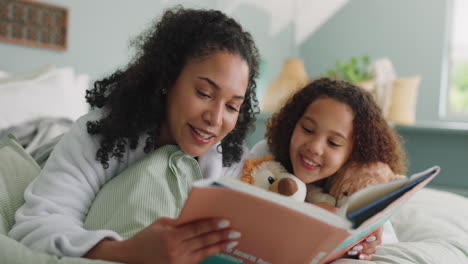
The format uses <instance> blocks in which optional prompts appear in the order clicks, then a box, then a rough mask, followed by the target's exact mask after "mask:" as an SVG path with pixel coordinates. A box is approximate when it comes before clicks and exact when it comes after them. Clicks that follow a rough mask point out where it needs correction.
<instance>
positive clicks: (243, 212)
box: [178, 167, 440, 264]
mask: <svg viewBox="0 0 468 264" xmlns="http://www.w3.org/2000/svg"><path fill="white" fill-rule="evenodd" d="M439 171H440V168H438V167H433V168H431V169H428V170H426V171H424V172H421V173H418V174H415V175H413V176H411V177H410V178H407V179H404V180H399V182H390V183H386V184H381V185H380V186H377V185H376V186H372V187H369V188H366V189H363V190H361V191H360V192H358V193H355V194H353V195H352V196H350V198H349V199H348V202H349V203H348V204H347V205H346V206H343V207H342V208H341V209H342V210H341V209H340V210H341V211H340V212H338V214H334V213H331V212H329V211H326V210H325V209H322V208H320V207H318V206H314V205H311V204H307V203H300V202H297V201H294V200H291V199H290V198H287V197H285V196H281V195H279V194H276V193H271V192H268V191H265V190H262V189H259V188H257V187H254V186H251V185H248V184H245V183H243V182H240V181H238V180H233V179H222V180H221V181H220V182H216V183H215V186H213V185H210V186H205V185H206V183H213V182H212V181H207V180H204V181H205V183H202V184H199V185H197V184H195V185H194V186H193V187H192V190H191V192H190V194H189V196H188V198H187V201H186V203H185V205H184V207H183V208H182V211H181V213H180V215H179V219H178V220H179V223H180V224H182V223H186V222H189V221H192V220H196V219H201V218H209V217H221V218H225V219H228V220H230V221H231V225H232V227H233V228H234V229H236V230H238V231H240V232H241V234H242V236H241V238H240V239H239V245H238V246H237V247H235V248H234V249H232V250H231V251H227V250H225V251H224V252H223V254H218V255H215V256H213V257H210V258H208V259H206V260H205V261H203V262H202V264H215V263H247V264H250V263H252V264H253V263H257V264H258V263H262V264H268V263H270V264H273V263H311V264H322V263H328V262H331V261H333V260H335V259H337V258H339V257H341V256H343V255H344V253H345V252H346V251H347V250H349V249H350V248H351V247H352V246H353V245H355V244H356V243H358V242H359V241H360V240H362V238H363V237H365V236H366V235H367V234H368V233H370V232H372V231H373V230H375V229H376V228H377V227H379V226H381V225H383V224H384V223H385V222H386V221H387V220H388V219H389V218H390V217H391V216H392V215H393V214H394V213H395V212H396V211H397V209H398V208H399V207H400V206H401V205H402V204H403V203H404V202H405V201H407V200H408V199H409V198H410V197H411V196H412V195H414V193H416V192H417V191H418V190H419V189H421V188H422V187H423V186H424V185H426V184H427V183H428V182H429V181H431V180H432V179H433V178H434V177H435V176H436V175H437V174H438V172H439ZM225 184H227V185H229V186H230V187H223V185H225ZM216 185H218V186H216ZM220 186H221V187H220ZM231 187H232V188H231ZM236 189H237V190H236ZM369 197H370V198H369ZM293 208H294V209H293ZM356 212H358V213H357V215H358V216H361V215H366V214H369V213H370V214H371V215H370V216H369V217H365V218H364V220H361V221H359V220H358V225H357V226H355V227H354V228H353V227H352V225H353V223H355V219H354V220H353V221H354V222H353V221H351V218H350V213H354V214H355V215H356ZM347 218H350V219H347Z"/></svg>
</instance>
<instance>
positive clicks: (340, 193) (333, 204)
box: [241, 155, 405, 212]
mask: <svg viewBox="0 0 468 264" xmlns="http://www.w3.org/2000/svg"><path fill="white" fill-rule="evenodd" d="M403 177H405V176H403V175H398V174H394V173H393V172H392V170H391V169H390V167H389V166H388V165H387V164H385V163H383V162H372V163H367V164H357V163H353V162H351V163H349V164H347V165H345V166H343V167H342V168H341V169H340V170H338V172H337V173H336V174H335V175H333V176H332V177H331V178H330V181H329V183H328V187H329V192H326V191H325V190H324V188H322V187H319V186H316V185H315V184H313V183H309V184H305V183H304V182H302V181H301V180H300V179H299V178H297V177H295V176H294V175H293V174H290V173H288V172H287V170H286V169H285V168H284V167H283V166H282V165H281V163H279V162H278V161H276V160H275V159H274V157H273V156H271V155H265V156H262V157H259V158H253V159H247V160H246V162H245V165H244V170H243V174H242V177H241V180H242V181H244V182H246V183H249V184H253V185H255V186H258V187H260V188H262V189H265V190H270V191H273V192H276V193H279V194H282V195H286V196H289V197H291V198H292V199H294V200H296V201H306V202H309V203H313V204H316V205H318V206H320V207H322V208H324V209H327V210H329V211H333V212H336V211H337V208H339V207H340V206H341V205H342V204H343V203H344V202H345V201H346V200H347V198H348V197H349V195H351V194H352V193H354V192H356V191H358V190H360V189H363V188H365V187H368V186H371V185H375V184H379V183H384V182H389V181H393V180H398V179H401V178H403Z"/></svg>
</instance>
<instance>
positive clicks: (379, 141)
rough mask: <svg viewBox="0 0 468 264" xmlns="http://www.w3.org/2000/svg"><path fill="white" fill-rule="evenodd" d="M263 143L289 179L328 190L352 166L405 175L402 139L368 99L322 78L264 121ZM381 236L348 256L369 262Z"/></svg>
mask: <svg viewBox="0 0 468 264" xmlns="http://www.w3.org/2000/svg"><path fill="white" fill-rule="evenodd" d="M266 139H267V144H268V149H269V151H270V152H271V153H272V154H273V156H274V157H275V158H276V160H278V161H279V162H280V163H281V164H282V165H283V166H284V167H285V168H286V169H287V170H288V171H289V172H290V173H292V174H294V175H296V176H297V177H298V178H299V179H300V180H302V181H303V182H305V183H306V184H314V185H319V186H321V187H324V188H325V189H326V190H327V189H328V188H329V187H330V186H328V185H327V180H328V179H330V178H329V177H331V176H333V175H334V174H336V173H337V171H338V170H339V169H340V168H342V167H344V166H345V165H348V164H350V163H354V164H358V165H359V164H366V165H369V164H378V163H377V162H382V163H385V164H388V166H389V167H390V168H391V170H392V171H393V173H395V174H404V173H405V172H406V163H405V160H406V158H405V154H404V151H403V148H402V145H401V143H400V138H399V136H398V135H397V133H396V132H395V131H394V130H393V129H392V128H391V127H390V126H389V124H388V123H387V122H386V121H385V119H384V117H383V115H382V112H381V110H380V108H379V107H378V106H377V104H376V103H375V102H374V100H373V98H372V95H371V94H370V93H368V92H366V91H364V90H362V89H360V88H358V87H356V86H354V85H353V84H351V83H348V82H345V81H337V80H331V79H327V78H322V79H318V80H315V81H313V82H312V83H310V84H309V85H307V86H306V87H304V88H303V89H301V90H299V91H298V92H297V93H296V94H295V95H294V96H293V97H292V98H291V99H290V100H289V101H288V102H287V103H286V104H285V105H284V106H283V108H282V109H281V110H280V111H279V112H278V113H276V114H274V115H273V116H272V117H271V118H270V119H269V120H268V123H267V132H266ZM285 139H290V140H285ZM259 144H260V143H259ZM262 148H263V149H266V146H263V147H262V146H261V145H258V144H257V146H255V147H254V148H253V149H252V152H254V153H257V154H258V153H261V152H262V150H261V149H262ZM375 166H377V165H375ZM390 228H391V226H390ZM380 232H381V230H377V231H376V233H375V234H374V236H372V235H371V236H369V237H368V238H367V240H371V243H366V242H369V241H366V242H364V243H361V244H360V245H358V246H356V247H354V249H353V250H351V251H350V252H349V253H348V254H350V255H359V258H361V259H369V258H370V256H369V255H370V254H373V253H375V247H376V246H377V245H378V244H379V243H380V235H381V233H380ZM372 240H374V241H372ZM359 252H361V253H359Z"/></svg>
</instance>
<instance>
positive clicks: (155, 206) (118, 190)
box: [84, 145, 202, 239]
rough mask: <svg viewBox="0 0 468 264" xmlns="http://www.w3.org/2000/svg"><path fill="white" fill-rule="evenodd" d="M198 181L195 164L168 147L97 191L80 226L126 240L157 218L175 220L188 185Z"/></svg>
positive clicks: (188, 187)
mask: <svg viewBox="0 0 468 264" xmlns="http://www.w3.org/2000/svg"><path fill="white" fill-rule="evenodd" d="M201 178H202V175H201V172H200V168H199V166H198V162H197V161H196V160H195V159H194V158H193V157H192V156H189V155H187V154H185V153H184V152H182V151H181V150H180V148H179V147H178V146H175V145H168V146H164V147H161V148H159V149H157V150H155V151H154V152H153V153H151V154H149V155H148V156H146V157H145V158H143V159H141V160H139V161H137V162H135V163H134V164H132V165H131V166H130V167H128V168H127V169H126V170H124V171H123V172H122V173H120V174H119V175H117V176H116V177H114V178H113V179H112V180H110V181H109V182H108V183H106V184H105V185H104V187H103V188H102V189H101V190H100V191H99V193H98V194H97V196H96V199H95V200H94V202H93V204H92V206H91V208H90V210H89V213H88V215H87V217H86V220H85V222H84V228H85V229H88V230H99V229H108V230H113V231H115V232H117V233H118V234H120V235H121V236H122V238H123V239H127V238H129V237H131V236H133V235H134V234H136V233H138V232H139V231H140V230H142V229H143V228H144V227H146V226H148V225H149V224H151V223H153V222H154V221H155V220H157V219H158V218H160V217H163V216H165V217H172V218H176V217H177V216H178V215H179V212H180V210H181V209H182V206H183V205H184V202H185V200H186V199H187V195H188V193H189V191H190V188H191V186H192V183H193V182H194V181H196V180H199V179H201Z"/></svg>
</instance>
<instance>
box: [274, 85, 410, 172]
mask: <svg viewBox="0 0 468 264" xmlns="http://www.w3.org/2000/svg"><path fill="white" fill-rule="evenodd" d="M319 98H332V99H335V100H337V101H338V102H341V103H344V104H346V105H348V106H349V107H350V108H351V109H352V110H353V112H354V115H355V116H354V119H353V128H354V129H353V137H354V145H353V149H352V153H351V155H350V158H349V161H353V162H357V163H360V164H364V163H369V162H374V161H381V162H384V163H387V164H388V165H389V166H390V168H391V169H392V171H393V172H394V173H397V174H405V173H406V154H405V152H404V150H403V147H402V143H401V137H400V136H399V135H398V134H397V132H396V131H395V130H394V129H393V128H392V127H390V126H389V124H388V123H387V121H386V120H385V118H384V117H383V114H382V111H381V109H380V108H379V107H378V106H377V104H376V103H375V101H374V99H373V98H372V95H371V94H370V93H369V92H367V91H365V90H363V89H361V88H359V87H357V86H355V85H353V84H351V83H349V82H346V81H339V80H331V79H328V78H321V79H318V80H315V81H313V82H311V83H310V84H308V85H307V86H305V87H304V88H303V89H301V90H299V91H298V92H297V93H296V94H295V95H294V96H293V97H292V98H290V99H289V101H288V102H287V103H286V104H285V105H284V106H283V107H282V109H281V110H280V111H279V112H277V113H276V114H274V115H273V116H272V117H271V118H270V119H269V120H268V122H267V132H266V136H265V137H266V138H267V141H268V146H269V148H270V150H271V152H272V154H273V155H274V156H275V157H276V159H277V160H278V161H279V162H281V163H282V164H283V166H285V167H286V168H287V169H288V170H289V171H290V172H292V164H291V161H290V157H289V147H290V140H289V139H291V137H292V134H293V131H294V128H295V126H296V123H297V122H298V121H299V119H300V118H301V117H302V115H303V114H304V112H305V110H306V109H307V107H308V106H309V105H310V104H311V103H312V102H314V101H315V100H317V99H319ZM286 139H288V140H286Z"/></svg>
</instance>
